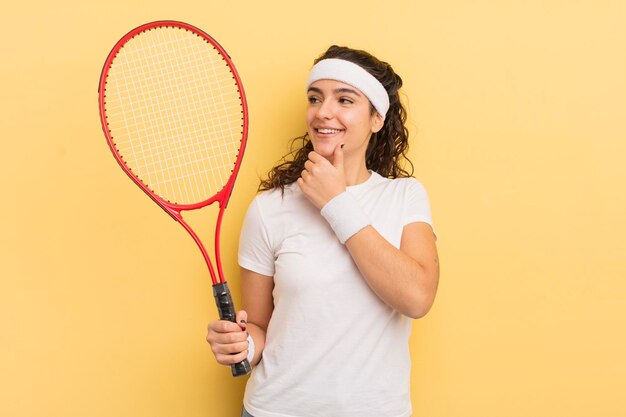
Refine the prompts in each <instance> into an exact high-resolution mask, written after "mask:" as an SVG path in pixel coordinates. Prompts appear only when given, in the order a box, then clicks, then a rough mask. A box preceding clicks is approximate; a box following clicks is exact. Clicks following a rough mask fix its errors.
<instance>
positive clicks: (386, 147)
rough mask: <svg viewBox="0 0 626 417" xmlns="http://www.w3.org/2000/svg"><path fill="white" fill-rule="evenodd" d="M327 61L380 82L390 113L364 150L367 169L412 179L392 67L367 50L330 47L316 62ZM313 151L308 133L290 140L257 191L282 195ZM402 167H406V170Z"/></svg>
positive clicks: (398, 82) (397, 82)
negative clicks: (359, 70) (288, 147)
mask: <svg viewBox="0 0 626 417" xmlns="http://www.w3.org/2000/svg"><path fill="white" fill-rule="evenodd" d="M328 58H337V59H343V60H346V61H350V62H352V63H354V64H357V65H359V66H361V67H362V68H363V69H365V70H366V71H367V72H369V73H370V74H372V75H373V76H374V77H375V78H376V79H377V80H378V81H380V83H381V84H382V85H383V87H385V90H387V94H389V110H388V111H387V115H386V117H385V123H384V125H383V127H382V129H381V130H380V131H378V132H377V133H373V134H372V136H371V138H370V141H369V144H368V147H367V151H366V155H365V162H366V166H367V169H370V170H373V171H375V172H377V173H378V174H380V175H381V176H383V177H386V178H401V177H411V176H412V175H413V163H412V162H411V161H410V160H409V159H408V158H407V156H406V152H407V151H408V147H409V132H408V130H407V128H406V126H405V122H406V118H407V115H406V110H405V109H404V107H403V106H402V103H401V102H400V97H399V94H398V90H399V89H400V87H402V78H400V76H399V75H398V74H396V73H395V72H394V71H393V68H391V65H389V64H388V63H386V62H383V61H380V60H378V59H377V58H376V57H374V56H373V55H371V54H370V53H368V52H366V51H361V50H357V49H351V48H347V47H344V46H337V45H333V46H331V47H330V48H328V50H327V51H326V52H324V53H323V54H322V55H321V56H320V57H319V58H317V59H316V60H315V63H318V62H319V61H321V60H323V59H328ZM370 109H371V111H372V114H374V112H375V111H376V109H375V108H374V106H372V105H371V103H370ZM312 150H313V144H312V143H311V141H310V140H309V137H308V133H305V134H304V135H303V136H299V137H297V138H295V139H293V140H292V141H291V152H289V153H288V154H287V155H285V156H284V157H283V158H282V160H281V162H280V163H279V164H278V165H276V166H275V167H274V168H272V169H271V170H270V171H269V172H268V174H267V178H266V179H262V180H261V184H260V185H259V191H265V190H271V189H273V188H280V189H281V191H283V192H284V191H285V186H286V185H288V184H291V183H294V182H296V181H297V180H298V178H299V177H300V174H301V173H302V170H303V169H304V163H305V162H306V161H307V160H308V158H309V157H308V155H309V152H311V151H312ZM404 164H407V165H408V168H409V170H408V171H407V170H406V169H405V168H404Z"/></svg>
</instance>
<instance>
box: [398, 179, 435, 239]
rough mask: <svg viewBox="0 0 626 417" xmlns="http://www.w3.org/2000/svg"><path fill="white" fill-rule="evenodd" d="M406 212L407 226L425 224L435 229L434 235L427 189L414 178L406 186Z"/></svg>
mask: <svg viewBox="0 0 626 417" xmlns="http://www.w3.org/2000/svg"><path fill="white" fill-rule="evenodd" d="M405 210H406V211H405V215H404V224H405V225H407V224H409V223H415V222H424V223H428V224H429V225H430V227H431V228H432V229H433V233H434V232H435V226H434V225H433V219H432V215H431V211H430V202H429V200H428V194H427V192H426V188H424V186H423V185H422V184H421V183H420V182H419V181H417V180H416V179H414V178H411V179H409V180H408V181H407V184H406V209H405Z"/></svg>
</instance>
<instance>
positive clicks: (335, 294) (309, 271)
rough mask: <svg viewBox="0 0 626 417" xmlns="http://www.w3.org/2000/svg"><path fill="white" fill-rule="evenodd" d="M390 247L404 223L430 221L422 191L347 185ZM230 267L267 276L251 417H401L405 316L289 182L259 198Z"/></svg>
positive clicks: (409, 184)
mask: <svg viewBox="0 0 626 417" xmlns="http://www.w3.org/2000/svg"><path fill="white" fill-rule="evenodd" d="M348 191H349V192H350V193H352V194H353V195H354V196H355V197H356V199H357V201H358V203H359V204H360V206H361V208H362V209H363V210H364V211H365V213H366V214H367V215H368V216H369V218H370V219H371V220H372V226H373V227H374V228H375V229H376V230H377V231H378V232H379V233H380V234H381V235H382V236H383V237H384V238H385V239H386V240H387V241H389V242H390V243H391V244H392V245H394V246H395V247H397V248H399V247H400V239H401V236H402V229H403V227H404V226H405V225H406V224H409V223H413V222H426V223H428V224H431V226H432V220H431V214H430V206H429V202H428V197H427V194H426V190H425V189H424V187H423V186H422V185H421V184H420V183H419V182H418V181H417V180H415V179H414V178H401V179H394V180H390V179H386V178H383V177H381V176H380V175H378V174H377V173H375V172H372V174H371V176H370V178H369V179H368V180H367V181H365V182H364V183H361V184H358V185H355V186H351V187H348ZM239 264H240V265H241V266H242V267H243V268H246V269H249V270H251V271H254V272H257V273H259V274H262V275H268V276H273V277H274V290H273V297H274V311H273V313H272V317H271V320H270V323H269V327H268V329H267V336H266V344H265V349H264V351H263V359H262V360H261V362H260V363H259V364H258V365H257V366H256V368H255V369H254V370H253V372H252V375H251V376H250V379H249V381H248V384H247V386H246V393H245V396H244V405H245V408H246V410H247V411H248V412H249V413H250V414H252V415H253V416H254V417H408V416H410V415H411V401H410V388H409V379H410V367H411V361H410V357H409V348H408V338H409V335H410V331H411V319H410V318H408V317H406V316H403V315H402V314H400V313H399V312H397V311H395V310H393V309H392V308H390V307H389V306H388V305H386V304H385V303H384V302H383V301H382V300H381V299H380V298H378V297H377V296H376V295H375V294H374V292H373V291H372V290H371V289H370V288H369V286H368V285H367V283H366V282H365V281H364V279H363V277H362V276H361V274H360V273H359V271H358V269H357V267H356V265H355V263H354V261H353V260H352V258H351V257H350V254H349V253H348V251H347V249H346V248H345V246H344V245H342V244H341V243H340V242H339V240H338V239H337V237H336V236H335V234H334V233H333V230H332V229H331V228H330V226H329V225H328V223H327V222H326V220H325V219H324V218H323V217H322V216H321V214H320V211H319V210H318V209H317V208H316V207H315V206H313V204H311V203H310V202H309V201H308V200H307V199H306V197H305V196H304V195H303V194H302V192H301V191H300V189H299V187H298V186H297V185H296V184H291V185H289V186H287V187H285V193H284V196H282V195H281V192H280V190H279V189H278V190H276V189H275V190H271V191H267V192H264V193H262V194H259V195H258V196H257V197H256V198H255V199H254V201H253V202H252V203H251V205H250V207H249V208H248V213H247V215H246V219H245V222H244V226H243V229H242V232H241V240H240V247H239Z"/></svg>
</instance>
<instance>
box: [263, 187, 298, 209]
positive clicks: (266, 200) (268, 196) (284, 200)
mask: <svg viewBox="0 0 626 417" xmlns="http://www.w3.org/2000/svg"><path fill="white" fill-rule="evenodd" d="M301 194H302V193H301V191H300V188H299V187H298V185H297V184H296V183H292V184H287V185H285V188H284V189H281V188H279V187H276V188H271V189H269V190H264V191H260V192H259V193H258V194H257V195H256V196H255V197H254V200H253V203H255V204H258V205H260V206H262V207H276V208H278V207H281V206H283V205H285V204H288V203H289V202H290V201H292V200H294V199H297V198H299V197H300V196H301Z"/></svg>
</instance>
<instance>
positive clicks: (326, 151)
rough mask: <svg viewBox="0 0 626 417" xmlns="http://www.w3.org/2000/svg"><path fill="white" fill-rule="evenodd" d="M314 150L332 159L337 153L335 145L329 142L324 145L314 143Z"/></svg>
mask: <svg viewBox="0 0 626 417" xmlns="http://www.w3.org/2000/svg"><path fill="white" fill-rule="evenodd" d="M313 150H314V151H315V152H316V153H318V154H320V155H321V156H323V157H324V158H326V159H332V157H333V154H334V153H335V146H334V145H332V144H329V143H325V144H323V145H319V144H318V145H316V144H313Z"/></svg>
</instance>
